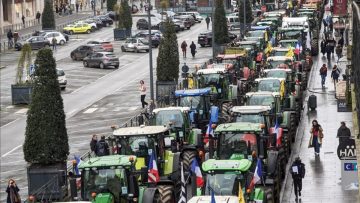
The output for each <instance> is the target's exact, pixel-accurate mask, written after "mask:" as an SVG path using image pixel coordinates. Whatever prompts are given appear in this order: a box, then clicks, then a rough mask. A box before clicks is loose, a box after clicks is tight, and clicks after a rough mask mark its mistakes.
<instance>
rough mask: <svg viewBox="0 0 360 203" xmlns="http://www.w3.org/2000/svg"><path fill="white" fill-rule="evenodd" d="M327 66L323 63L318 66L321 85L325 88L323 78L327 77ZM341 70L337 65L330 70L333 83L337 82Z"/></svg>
mask: <svg viewBox="0 0 360 203" xmlns="http://www.w3.org/2000/svg"><path fill="white" fill-rule="evenodd" d="M327 72H328V68H327V66H326V64H325V63H324V64H323V65H322V66H321V68H320V76H321V87H322V88H325V80H326V77H327ZM340 73H341V70H340V69H339V68H338V67H337V65H334V66H333V68H332V70H331V78H332V79H333V81H334V85H336V83H337V82H339V77H340Z"/></svg>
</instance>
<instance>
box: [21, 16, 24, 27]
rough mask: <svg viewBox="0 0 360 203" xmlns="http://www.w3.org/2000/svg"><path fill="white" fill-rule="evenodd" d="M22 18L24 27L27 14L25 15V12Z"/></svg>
mask: <svg viewBox="0 0 360 203" xmlns="http://www.w3.org/2000/svg"><path fill="white" fill-rule="evenodd" d="M21 20H22V23H23V25H24V27H25V16H24V14H23V15H22V17H21Z"/></svg>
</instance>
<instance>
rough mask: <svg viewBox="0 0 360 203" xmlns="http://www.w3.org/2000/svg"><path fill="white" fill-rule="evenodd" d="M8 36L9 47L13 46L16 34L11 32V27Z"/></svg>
mask: <svg viewBox="0 0 360 203" xmlns="http://www.w3.org/2000/svg"><path fill="white" fill-rule="evenodd" d="M7 38H8V48H12V47H13V38H14V35H13V33H12V32H11V29H9V31H8V32H7Z"/></svg>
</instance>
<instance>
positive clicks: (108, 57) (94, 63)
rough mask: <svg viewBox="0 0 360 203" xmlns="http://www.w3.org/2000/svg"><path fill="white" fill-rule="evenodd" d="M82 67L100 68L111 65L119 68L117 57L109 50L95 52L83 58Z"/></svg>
mask: <svg viewBox="0 0 360 203" xmlns="http://www.w3.org/2000/svg"><path fill="white" fill-rule="evenodd" d="M83 64H84V67H99V68H101V69H104V68H108V67H110V66H113V67H115V68H119V65H120V62H119V58H118V57H116V56H115V55H114V54H113V53H110V52H97V53H93V54H91V55H90V56H87V57H85V58H84V60H83Z"/></svg>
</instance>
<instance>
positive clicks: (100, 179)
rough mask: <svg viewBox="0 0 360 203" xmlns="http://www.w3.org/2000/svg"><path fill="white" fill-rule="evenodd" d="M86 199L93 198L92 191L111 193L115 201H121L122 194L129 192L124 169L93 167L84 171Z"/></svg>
mask: <svg viewBox="0 0 360 203" xmlns="http://www.w3.org/2000/svg"><path fill="white" fill-rule="evenodd" d="M81 179H82V184H83V193H82V196H83V198H84V200H88V201H89V200H91V199H92V198H91V193H93V192H95V193H96V194H100V193H110V194H112V195H113V196H114V198H115V202H120V196H121V195H126V194H127V176H126V174H125V170H124V169H96V168H91V169H89V170H86V169H85V170H84V171H83V172H82V178H81Z"/></svg>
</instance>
